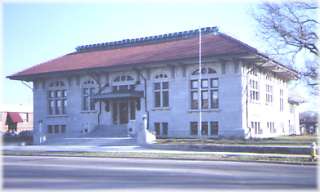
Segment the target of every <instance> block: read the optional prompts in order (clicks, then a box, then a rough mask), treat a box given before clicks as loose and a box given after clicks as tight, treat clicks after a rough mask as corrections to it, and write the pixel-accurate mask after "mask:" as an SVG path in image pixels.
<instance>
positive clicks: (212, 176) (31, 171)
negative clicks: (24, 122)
mask: <svg viewBox="0 0 320 192" xmlns="http://www.w3.org/2000/svg"><path fill="white" fill-rule="evenodd" d="M3 164H4V167H3V170H4V171H3V176H4V180H3V181H4V182H3V186H4V188H6V189H8V188H10V189H13V188H18V189H42V190H46V189H150V188H152V189H164V188H170V189H172V188H173V189H189V190H190V189H193V190H194V189H316V186H317V181H316V169H317V168H316V166H310V165H309V166H302V165H285V164H268V163H249V162H248V163H245V162H222V161H189V160H188V161H186V160H152V159H133V158H130V159H120V158H92V157H40V156H33V157H32V156H25V157H23V156H5V157H4V158H3Z"/></svg>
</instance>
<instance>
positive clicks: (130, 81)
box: [112, 75, 135, 92]
mask: <svg viewBox="0 0 320 192" xmlns="http://www.w3.org/2000/svg"><path fill="white" fill-rule="evenodd" d="M134 84H135V82H134V78H133V77H132V76H130V75H119V76H117V77H115V78H114V80H113V85H112V91H113V92H117V91H128V90H134V89H135V85H134Z"/></svg>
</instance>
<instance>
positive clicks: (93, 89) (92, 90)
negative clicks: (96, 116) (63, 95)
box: [89, 88, 96, 111]
mask: <svg viewBox="0 0 320 192" xmlns="http://www.w3.org/2000/svg"><path fill="white" fill-rule="evenodd" d="M94 93H95V88H90V97H91V96H93V95H94ZM89 102H90V110H91V111H93V110H95V109H96V107H95V102H94V101H93V100H92V99H91V98H90V101H89Z"/></svg>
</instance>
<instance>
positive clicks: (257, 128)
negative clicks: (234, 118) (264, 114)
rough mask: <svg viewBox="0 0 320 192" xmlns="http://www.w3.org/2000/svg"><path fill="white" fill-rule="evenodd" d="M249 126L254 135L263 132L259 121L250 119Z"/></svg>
mask: <svg viewBox="0 0 320 192" xmlns="http://www.w3.org/2000/svg"><path fill="white" fill-rule="evenodd" d="M251 128H252V129H253V130H254V133H255V134H256V135H258V134H262V133H263V131H262V128H261V127H260V122H256V121H252V122H251Z"/></svg>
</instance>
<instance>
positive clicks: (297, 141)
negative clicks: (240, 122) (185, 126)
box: [157, 135, 318, 145]
mask: <svg viewBox="0 0 320 192" xmlns="http://www.w3.org/2000/svg"><path fill="white" fill-rule="evenodd" d="M317 139H318V138H317V136H315V135H302V136H281V137H276V138H267V139H250V140H249V139H248V140H245V139H225V138H218V139H214V138H212V139H204V140H201V139H157V143H159V144H208V145H210V144H230V145H311V143H312V142H317Z"/></svg>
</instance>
